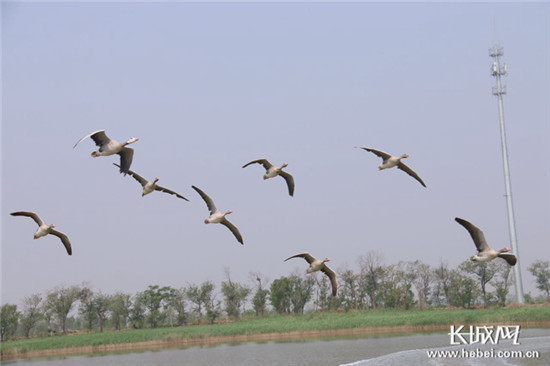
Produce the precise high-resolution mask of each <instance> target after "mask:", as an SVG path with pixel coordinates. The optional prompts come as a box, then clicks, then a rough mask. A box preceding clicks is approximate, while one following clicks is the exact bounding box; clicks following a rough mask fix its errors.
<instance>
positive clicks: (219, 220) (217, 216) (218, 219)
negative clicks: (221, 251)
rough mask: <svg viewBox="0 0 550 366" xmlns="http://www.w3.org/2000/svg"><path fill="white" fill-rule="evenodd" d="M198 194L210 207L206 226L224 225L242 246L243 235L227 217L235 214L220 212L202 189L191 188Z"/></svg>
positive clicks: (228, 211)
mask: <svg viewBox="0 0 550 366" xmlns="http://www.w3.org/2000/svg"><path fill="white" fill-rule="evenodd" d="M191 187H192V188H193V189H194V190H195V191H197V193H198V194H199V195H200V196H201V197H202V199H203V200H204V202H206V207H208V210H209V211H210V216H209V217H208V218H207V219H205V220H204V223H205V224H222V225H224V226H225V227H227V228H228V229H229V230H230V231H231V232H232V233H233V235H234V236H235V238H237V241H238V242H239V243H241V244H244V243H243V237H242V236H241V233H240V232H239V229H237V227H236V226H235V225H233V224H232V223H231V222H229V220H227V218H226V217H225V216H227V215H229V214H231V213H233V211H231V210H227V211H226V212H225V213H222V212H221V211H220V210H218V209H217V208H216V205H215V204H214V201H213V200H212V198H210V197H209V196H208V195H207V194H206V193H204V192H203V191H202V190H201V189H199V188H197V187H195V186H191Z"/></svg>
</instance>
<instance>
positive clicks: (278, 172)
mask: <svg viewBox="0 0 550 366" xmlns="http://www.w3.org/2000/svg"><path fill="white" fill-rule="evenodd" d="M251 164H261V165H262V166H263V167H264V169H265V174H264V180H265V179H269V178H275V177H276V176H281V177H282V178H283V179H284V180H285V181H286V184H287V187H288V194H289V195H290V196H294V177H292V175H291V174H289V173H287V172H285V171H284V170H283V168H286V167H287V166H288V164H287V163H284V164H283V165H281V166H276V165H273V164H271V163H270V162H269V161H267V159H258V160H253V161H251V162H249V163H246V164H245V165H243V168H246V167H247V166H249V165H251Z"/></svg>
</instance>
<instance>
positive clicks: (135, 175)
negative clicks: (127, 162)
mask: <svg viewBox="0 0 550 366" xmlns="http://www.w3.org/2000/svg"><path fill="white" fill-rule="evenodd" d="M113 165H114V166H116V167H119V168H120V165H118V164H117V163H113ZM128 174H130V175H131V176H132V177H133V178H134V179H135V180H137V181H138V182H139V184H141V186H142V187H145V185H146V184H147V182H148V181H147V179H145V178H143V177H142V176H141V175H139V174H138V173H136V172H134V171H132V170H128Z"/></svg>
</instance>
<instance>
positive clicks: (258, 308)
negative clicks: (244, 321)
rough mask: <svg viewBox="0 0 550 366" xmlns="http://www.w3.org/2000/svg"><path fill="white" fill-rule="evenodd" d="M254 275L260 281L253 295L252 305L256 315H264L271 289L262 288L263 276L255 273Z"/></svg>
mask: <svg viewBox="0 0 550 366" xmlns="http://www.w3.org/2000/svg"><path fill="white" fill-rule="evenodd" d="M254 277H255V278H256V281H258V288H257V289H256V292H255V293H254V296H253V297H252V307H253V308H254V313H255V314H256V316H264V314H265V312H266V308H267V298H268V297H269V290H265V289H263V288H262V278H261V276H260V275H259V274H255V275H254Z"/></svg>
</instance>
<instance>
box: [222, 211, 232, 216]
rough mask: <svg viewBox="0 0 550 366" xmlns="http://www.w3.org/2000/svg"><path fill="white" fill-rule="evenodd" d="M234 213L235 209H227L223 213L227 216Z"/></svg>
mask: <svg viewBox="0 0 550 366" xmlns="http://www.w3.org/2000/svg"><path fill="white" fill-rule="evenodd" d="M232 213H233V210H227V211H225V213H224V214H223V215H224V216H225V215H229V214H232Z"/></svg>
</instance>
